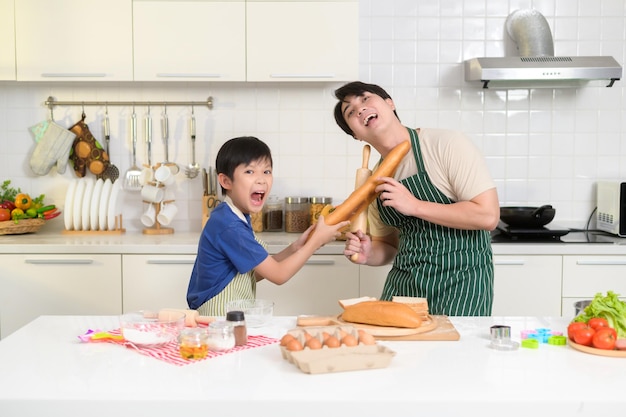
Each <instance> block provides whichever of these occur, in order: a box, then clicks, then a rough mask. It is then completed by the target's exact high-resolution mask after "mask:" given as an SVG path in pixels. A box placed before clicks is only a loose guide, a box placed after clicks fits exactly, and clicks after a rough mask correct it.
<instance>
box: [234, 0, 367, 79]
mask: <svg viewBox="0 0 626 417" xmlns="http://www.w3.org/2000/svg"><path fill="white" fill-rule="evenodd" d="M246 10H247V57H248V61H247V65H248V68H247V80H248V81H329V82H333V81H352V80H354V79H357V78H358V62H359V60H358V51H359V39H358V36H359V26H358V18H359V13H358V2H357V1H354V0H344V1H341V0H336V1H320V0H312V1H262V0H248V1H247V2H246Z"/></svg>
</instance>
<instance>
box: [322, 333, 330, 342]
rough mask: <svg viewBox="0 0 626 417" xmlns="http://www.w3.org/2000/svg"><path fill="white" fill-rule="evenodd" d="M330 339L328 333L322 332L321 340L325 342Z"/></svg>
mask: <svg viewBox="0 0 626 417" xmlns="http://www.w3.org/2000/svg"><path fill="white" fill-rule="evenodd" d="M329 337H330V334H329V333H328V332H322V340H323V341H324V342H325V341H326V339H328V338H329Z"/></svg>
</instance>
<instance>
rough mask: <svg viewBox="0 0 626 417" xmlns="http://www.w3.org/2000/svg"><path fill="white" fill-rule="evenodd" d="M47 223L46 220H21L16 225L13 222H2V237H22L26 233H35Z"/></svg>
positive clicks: (0, 231) (0, 225)
mask: <svg viewBox="0 0 626 417" xmlns="http://www.w3.org/2000/svg"><path fill="white" fill-rule="evenodd" d="M45 222H46V221H45V220H44V219H20V220H18V221H17V223H15V222H14V221H13V220H7V221H4V222H0V235H21V234H24V233H34V232H36V231H37V230H39V228H40V227H41V226H43V225H44V223H45Z"/></svg>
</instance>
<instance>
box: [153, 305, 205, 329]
mask: <svg viewBox="0 0 626 417" xmlns="http://www.w3.org/2000/svg"><path fill="white" fill-rule="evenodd" d="M168 311H177V312H181V313H185V327H198V324H209V323H211V322H214V321H215V318H213V317H209V316H201V315H200V313H198V311H197V310H181V309H179V308H165V309H163V310H161V311H159V318H161V317H162V315H163V316H165V317H167V312H168Z"/></svg>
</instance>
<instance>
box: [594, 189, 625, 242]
mask: <svg viewBox="0 0 626 417" xmlns="http://www.w3.org/2000/svg"><path fill="white" fill-rule="evenodd" d="M596 227H597V228H598V229H600V230H604V231H605V232H609V233H612V234H614V235H617V236H621V237H626V182H619V181H600V182H598V193H597V211H596Z"/></svg>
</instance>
